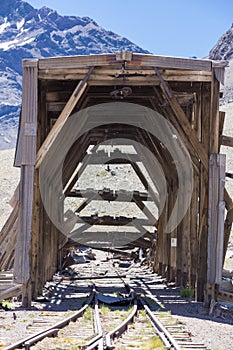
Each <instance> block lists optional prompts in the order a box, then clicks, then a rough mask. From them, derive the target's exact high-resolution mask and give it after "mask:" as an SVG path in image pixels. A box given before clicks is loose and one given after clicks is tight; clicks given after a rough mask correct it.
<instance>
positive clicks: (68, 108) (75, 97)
mask: <svg viewBox="0 0 233 350" xmlns="http://www.w3.org/2000/svg"><path fill="white" fill-rule="evenodd" d="M93 70H94V67H91V68H90V69H89V71H88V73H87V74H86V76H85V78H84V79H83V80H81V81H80V82H79V83H78V85H77V87H76V89H75V90H74V92H73V94H72V95H71V97H70V99H69V101H68V102H67V104H66V105H65V107H64V109H63V111H62V112H61V114H60V116H59V118H58V119H57V121H56V123H55V125H54V126H53V128H52V130H51V131H50V133H49V135H48V136H47V138H46V139H45V141H44V143H43V144H42V146H41V147H40V149H39V151H38V153H37V159H36V168H38V167H39V166H40V164H41V163H42V161H43V159H44V157H45V156H46V154H47V152H48V151H49V149H50V148H51V146H52V144H53V143H54V141H55V139H56V137H57V135H58V134H59V131H60V130H61V129H62V127H63V125H64V124H65V122H66V120H67V119H68V118H69V116H70V114H71V113H72V111H73V109H74V107H75V106H76V104H77V103H78V101H79V100H80V98H81V96H82V95H83V93H84V91H85V90H86V87H87V81H88V79H89V77H90V75H91V73H92V72H93Z"/></svg>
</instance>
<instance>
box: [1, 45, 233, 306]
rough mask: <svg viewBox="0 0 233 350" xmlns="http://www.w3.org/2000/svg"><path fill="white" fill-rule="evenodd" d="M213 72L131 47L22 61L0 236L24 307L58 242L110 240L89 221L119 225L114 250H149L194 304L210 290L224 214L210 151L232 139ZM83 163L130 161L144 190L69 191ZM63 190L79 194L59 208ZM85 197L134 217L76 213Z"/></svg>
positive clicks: (228, 203)
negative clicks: (120, 206)
mask: <svg viewBox="0 0 233 350" xmlns="http://www.w3.org/2000/svg"><path fill="white" fill-rule="evenodd" d="M223 77H224V64H222V63H218V62H213V61H210V60H199V59H183V58H175V57H161V56H153V55H142V54H135V53H133V54H132V53H130V52H120V53H117V54H104V55H90V56H75V57H55V58H46V59H37V60H25V61H23V96H22V113H21V119H20V128H19V136H18V142H17V149H16V156H15V166H18V167H20V168H21V177H20V184H19V187H18V189H17V190H16V193H15V196H14V199H13V201H12V205H13V206H14V208H13V212H12V214H11V216H10V217H9V219H8V221H7V223H6V225H5V226H4V228H3V230H2V232H1V236H0V245H1V252H0V255H1V262H0V268H1V269H2V270H4V269H5V270H6V269H8V268H12V267H13V270H14V276H15V281H16V282H17V283H18V284H21V285H22V289H23V304H24V305H29V304H30V302H31V300H32V299H33V298H35V297H37V296H38V295H39V294H40V293H41V292H42V288H43V286H44V284H45V282H46V281H48V280H50V279H51V278H52V276H53V274H54V273H55V272H56V271H57V269H58V267H59V264H60V259H61V258H62V254H63V252H64V248H65V247H68V246H70V245H72V244H74V245H78V244H83V245H92V244H91V242H93V241H94V240H95V239H96V237H97V238H98V240H99V242H102V244H103V246H104V242H107V240H108V239H109V240H110V241H111V239H112V237H111V230H108V231H107V233H106V231H104V230H103V232H101V230H100V229H99V230H98V225H102V226H104V225H106V226H107V225H108V226H110V227H112V228H115V227H118V228H119V227H120V228H121V230H118V231H117V234H115V235H114V239H115V242H117V244H116V245H117V246H120V245H122V244H125V245H126V246H128V247H131V248H132V247H142V248H144V249H145V248H149V249H150V255H151V257H152V261H153V268H154V270H155V271H156V272H158V273H159V274H160V275H162V276H164V277H166V278H167V279H168V280H169V281H175V282H176V284H177V285H188V286H190V287H192V288H195V292H196V299H197V300H199V301H200V300H204V298H205V300H206V301H210V299H212V298H215V297H216V293H217V291H218V288H219V286H220V285H221V273H222V264H223V259H224V255H225V252H226V246H227V243H228V239H229V234H230V230H231V224H232V210H233V209H232V208H233V204H232V200H231V198H230V196H229V194H228V193H227V191H226V190H225V189H224V179H225V158H224V156H223V155H221V154H219V152H220V146H221V143H225V144H226V143H228V144H229V142H230V143H233V142H232V140H229V138H226V137H224V136H222V130H223V123H224V113H220V112H219V85H220V82H221V81H222V80H223ZM226 139H227V140H226ZM112 140H115V144H116V145H118V146H119V147H118V148H115V149H114V151H112V153H111V155H110V158H109V159H108V158H107V157H106V154H104V150H101V149H100V148H99V146H100V145H101V144H102V143H105V144H107V145H109V144H111V142H112ZM122 146H123V147H125V146H130V147H131V146H133V149H134V152H131V154H129V153H127V152H123V151H122V148H121V147H122ZM145 149H146V150H147V151H145ZM147 152H149V153H147ZM123 153H124V154H123ZM103 160H105V161H103ZM90 163H92V164H103V163H108V164H110V163H112V164H127V165H130V166H131V167H132V169H133V171H134V174H135V175H136V176H137V177H138V179H139V180H140V182H141V184H142V185H143V188H144V190H143V191H138V190H137V189H135V190H134V191H129V190H122V189H120V188H119V189H118V190H114V191H113V190H112V189H110V188H104V189H101V190H99V189H96V188H94V187H93V184H92V183H90V185H89V186H88V187H89V188H84V189H81V190H80V189H78V188H77V187H75V186H76V184H77V181H78V179H79V177H80V176H81V175H82V174H83V175H84V173H85V169H86V167H87V164H90ZM140 164H143V167H144V168H142V167H141V165H140ZM143 169H144V170H143ZM41 173H42V175H41ZM145 173H146V174H147V175H146V174H145ZM187 177H188V180H187ZM148 179H149V180H148ZM113 181H114V177H113ZM190 182H191V183H192V187H191V188H190ZM68 197H71V198H75V199H77V198H79V201H80V202H79V204H78V205H77V206H76V208H75V209H74V210H73V211H70V210H68V211H66V212H65V209H64V202H65V200H66V199H67V198H68ZM187 198H188V199H187ZM93 200H105V201H109V202H111V201H119V202H130V203H133V204H135V205H136V207H137V208H139V210H140V211H141V212H142V213H143V215H142V217H140V218H136V217H130V216H129V215H119V216H115V215H111V213H107V214H106V215H102V216H99V215H97V216H88V215H83V214H82V211H83V210H84V209H85V208H86V207H87V206H88V205H89V204H90V203H91V202H92V201H93ZM150 202H152V203H154V204H155V206H156V207H157V211H158V215H155V212H153V210H151V207H150V206H149V205H148V203H150ZM184 207H185V210H183V211H182V210H181V212H180V208H184ZM226 213H227V215H225V214H226ZM225 216H226V218H225ZM171 217H173V224H171V222H170V221H169V219H171ZM174 220H175V221H174ZM224 220H225V223H224ZM169 222H170V224H169ZM174 222H175V224H174ZM76 224H81V228H78V229H76V230H75V231H74V227H75V225H76ZM126 225H127V227H133V228H134V229H135V230H136V231H132V230H131V231H129V232H128V233H126V232H125V226H126ZM169 225H170V229H168V226H169ZM148 226H150V228H152V230H149V229H147V227H148ZM87 227H88V228H91V227H92V228H94V230H92V231H90V230H89V231H88V230H86V228H87ZM135 232H136V234H135ZM75 234H76V235H77V234H78V235H80V237H81V238H82V240H81V241H78V242H77V240H75V239H74V237H75ZM124 237H127V239H126V241H124ZM80 242H81V243H80ZM99 246H101V243H99Z"/></svg>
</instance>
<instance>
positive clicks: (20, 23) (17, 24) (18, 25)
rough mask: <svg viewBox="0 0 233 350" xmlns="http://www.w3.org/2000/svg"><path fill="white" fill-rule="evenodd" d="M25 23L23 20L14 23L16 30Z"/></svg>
mask: <svg viewBox="0 0 233 350" xmlns="http://www.w3.org/2000/svg"><path fill="white" fill-rule="evenodd" d="M24 23H25V19H24V18H23V19H22V20H21V21H19V22H17V23H16V26H17V29H18V30H20V29H21V28H22V27H23V25H24Z"/></svg>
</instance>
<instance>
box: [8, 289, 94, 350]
mask: <svg viewBox="0 0 233 350" xmlns="http://www.w3.org/2000/svg"><path fill="white" fill-rule="evenodd" d="M94 296H95V292H94V291H93V290H92V291H91V293H90V296H89V299H88V301H87V302H86V304H85V305H84V306H83V307H82V308H81V309H80V310H78V311H76V312H75V313H74V314H73V315H71V316H69V317H66V318H65V319H63V320H62V321H59V322H57V323H55V324H54V325H53V326H51V327H49V328H47V329H44V330H42V331H40V332H38V333H36V334H33V335H30V336H29V337H27V338H24V339H21V340H19V341H17V342H16V343H14V344H11V345H8V346H7V347H5V348H4V350H14V349H18V348H25V349H30V346H32V345H33V344H35V343H37V342H38V341H40V340H42V339H44V338H46V337H48V336H52V335H54V334H55V333H57V330H59V329H61V328H64V327H65V326H67V325H68V324H69V323H70V322H71V321H73V322H75V321H76V320H77V319H78V318H79V317H81V316H82V315H83V314H84V312H85V311H86V309H87V308H88V306H89V305H90V304H91V303H92V301H93V299H94Z"/></svg>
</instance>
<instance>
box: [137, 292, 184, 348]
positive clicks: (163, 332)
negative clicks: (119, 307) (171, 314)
mask: <svg viewBox="0 0 233 350" xmlns="http://www.w3.org/2000/svg"><path fill="white" fill-rule="evenodd" d="M139 301H140V303H141V304H142V306H143V308H144V309H145V311H146V313H147V314H148V316H149V318H150V321H151V323H152V325H153V327H154V329H155V332H156V333H157V334H158V336H159V337H160V339H161V340H162V342H163V343H164V346H165V347H166V348H168V349H170V348H171V347H172V348H173V349H174V350H182V348H181V347H180V345H179V344H178V343H177V341H176V340H175V339H174V338H173V336H172V335H171V333H170V332H169V331H168V330H167V329H166V327H164V325H163V324H162V323H161V322H160V321H159V319H158V318H157V317H156V316H155V315H154V314H153V312H152V311H151V309H150V308H149V306H148V305H147V304H146V302H145V301H144V300H143V298H140V299H139Z"/></svg>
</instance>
